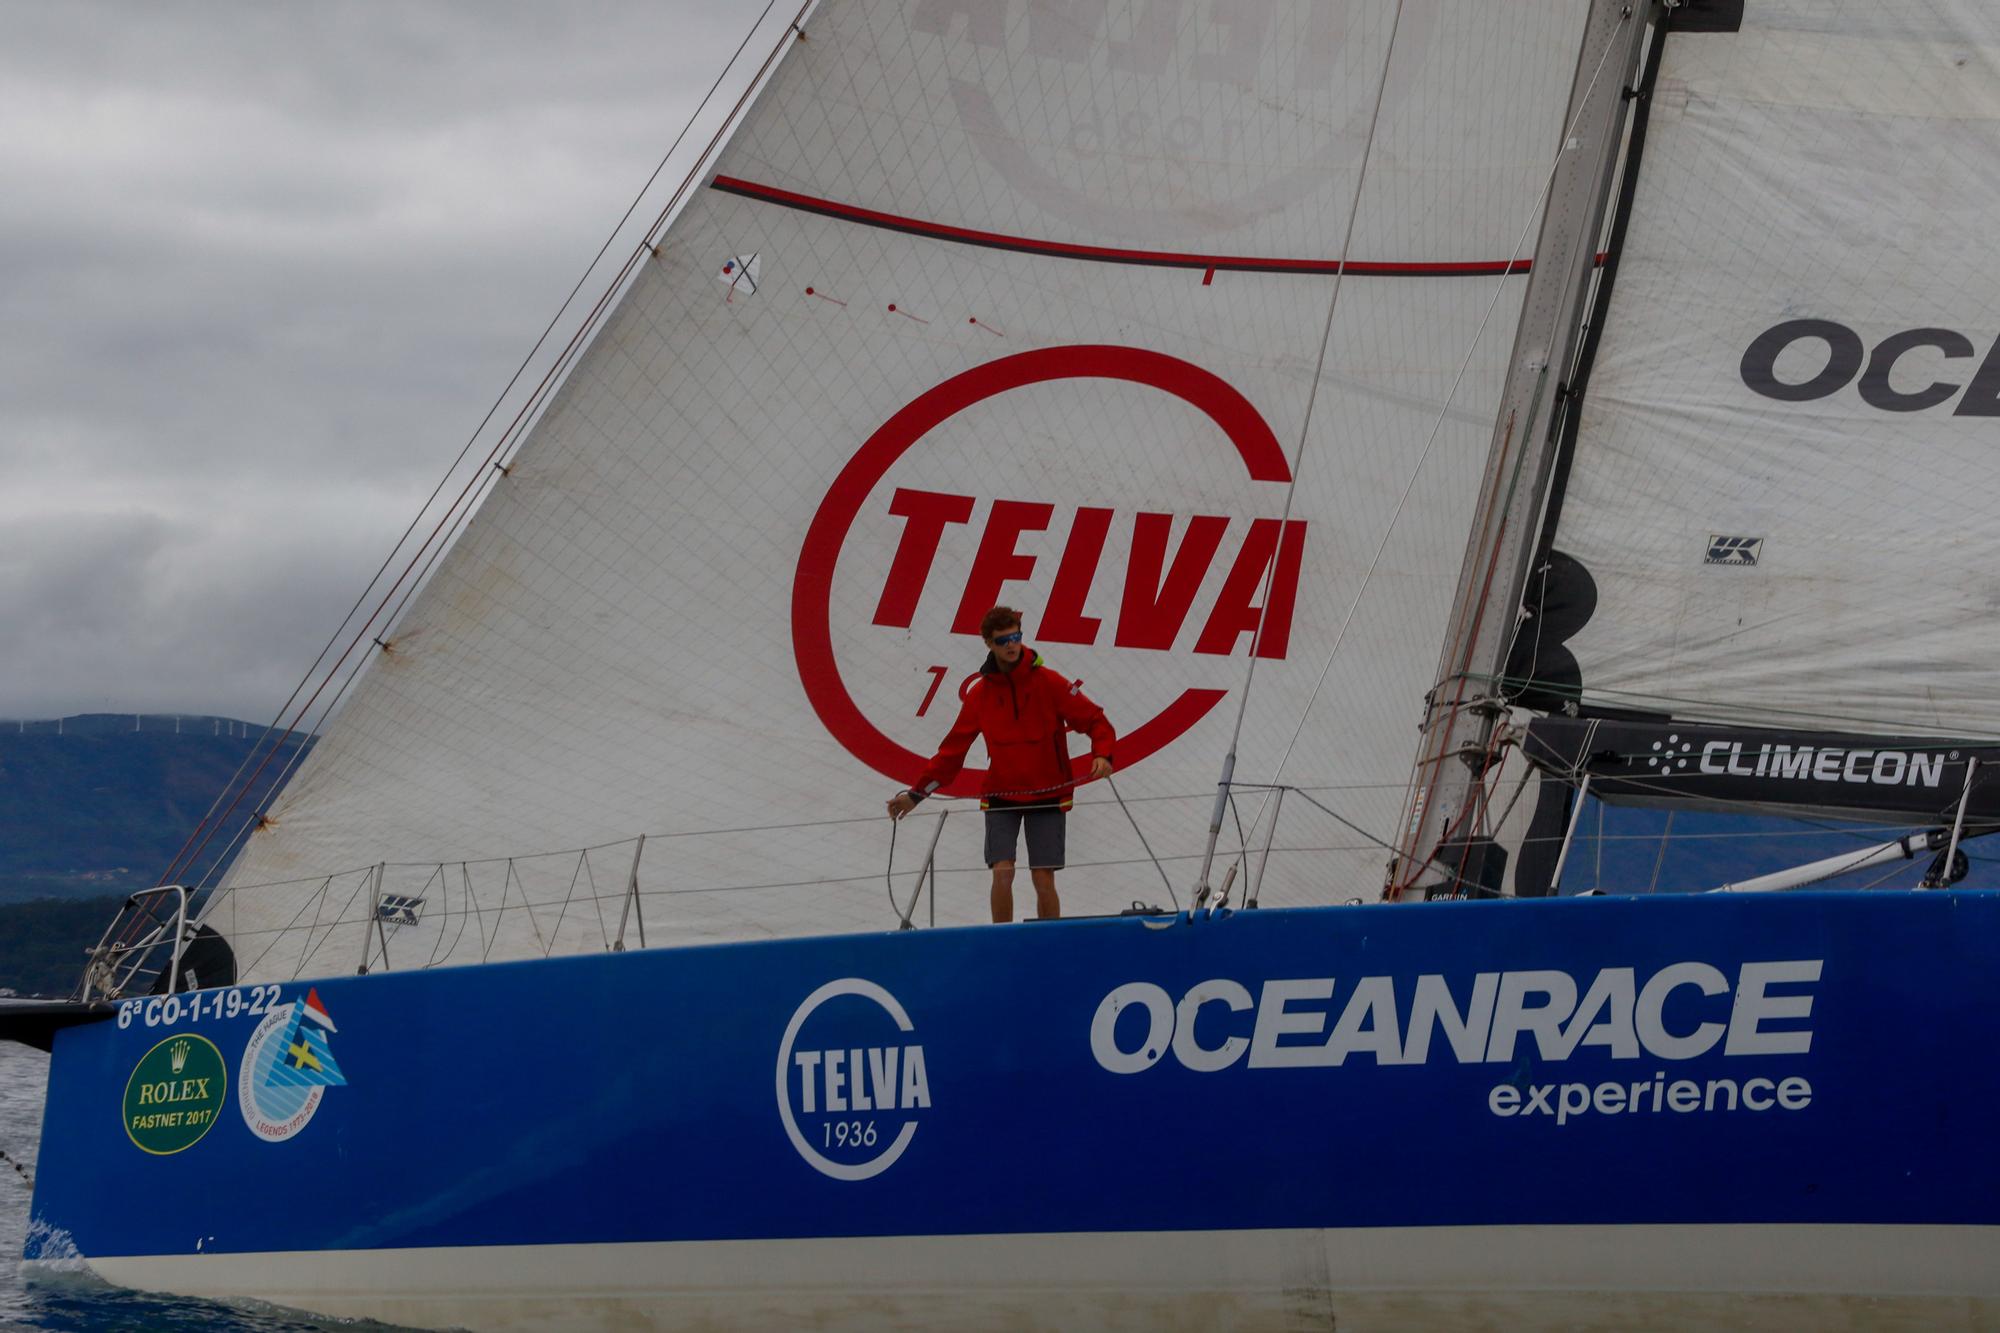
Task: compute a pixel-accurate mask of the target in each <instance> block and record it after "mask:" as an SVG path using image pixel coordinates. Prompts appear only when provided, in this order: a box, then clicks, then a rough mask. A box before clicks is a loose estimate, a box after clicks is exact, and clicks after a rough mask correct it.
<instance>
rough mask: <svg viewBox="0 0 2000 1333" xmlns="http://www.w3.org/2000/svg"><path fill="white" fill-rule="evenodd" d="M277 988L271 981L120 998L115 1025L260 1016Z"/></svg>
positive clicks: (159, 1024) (274, 999) (154, 1025)
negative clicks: (132, 998) (140, 997)
mask: <svg viewBox="0 0 2000 1333" xmlns="http://www.w3.org/2000/svg"><path fill="white" fill-rule="evenodd" d="M278 990H279V987H278V985H277V983H275V982H273V983H271V984H269V985H263V986H230V987H228V988H227V989H224V990H197V991H187V992H185V993H183V994H179V995H149V996H147V997H146V998H145V999H143V1000H124V1001H121V1002H120V1003H119V1005H118V1026H119V1027H121V1028H129V1027H131V1026H132V1025H133V1024H134V1023H137V1024H139V1025H140V1026H141V1027H149V1028H170V1027H172V1026H174V1025H175V1024H176V1023H179V1022H181V1021H183V1020H186V1021H187V1022H190V1023H199V1022H200V1021H201V1020H202V1019H204V1018H246V1017H247V1018H261V1017H263V1015H264V1012H265V1011H266V1010H267V1009H269V1008H270V1007H271V1006H272V1005H274V1004H276V1003H277V1002H278Z"/></svg>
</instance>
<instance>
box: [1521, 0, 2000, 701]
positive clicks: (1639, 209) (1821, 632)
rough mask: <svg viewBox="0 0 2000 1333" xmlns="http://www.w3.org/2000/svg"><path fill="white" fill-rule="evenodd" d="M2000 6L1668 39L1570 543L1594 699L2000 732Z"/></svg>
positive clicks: (1915, 5) (1929, 1)
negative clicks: (1997, 252) (1998, 224)
mask: <svg viewBox="0 0 2000 1333" xmlns="http://www.w3.org/2000/svg"><path fill="white" fill-rule="evenodd" d="M1996 217H2000V11H1996V10H1995V8H1994V7H1993V6H1992V5H1990V4H1983V3H1972V2H1970V0H1968V2H1965V3H1958V2H1955V0H1923V2H1916V0H1866V3H1861V2H1859V0H1849V2H1846V3H1825V2H1824V0H1815V2H1813V3H1806V2H1805V0H1795V2H1793V3H1770V2H1766V3H1757V4H1752V5H1749V6H1747V7H1745V10H1744V19H1743V28H1742V31H1740V32H1676V33H1674V34H1672V35H1671V36H1670V37H1669V38H1668V39H1667V44H1666V48H1665V51H1664V63H1663V65H1662V67H1661V74H1660V79H1659V86H1658V90H1657V92H1656V94H1655V96H1654V98H1653V105H1652V108H1651V123H1650V126H1649V133H1648V139H1647V143H1646V148H1645V153H1644V159H1643V165H1642V166H1641V168H1640V171H1639V180H1638V192H1637V195H1636V199H1635V202H1634V205H1633V209H1632V214H1631V222H1630V230H1629V233H1628V236H1627V238H1626V242H1625V245H1624V247H1623V251H1622V254H1621V256H1620V259H1619V269H1618V273H1617V279H1616V286H1615V289H1614V293H1613V296H1612V301H1611V307H1610V315H1609V319H1608V321H1607V323H1606V331H1605V335H1604V340H1603V345H1602V347H1601V349H1600V352H1599V354H1598V358H1597V364H1596V368H1595V370H1594V372H1593V374H1592V378H1591V382H1590V387H1589V391H1588V394H1587V398H1586V402H1585V406H1584V412H1583V419H1582V425H1581V431H1580V435H1579V440H1578V444H1577V448H1576V453H1575V458H1574V465H1573V471H1572V473H1571V476H1570V479H1569V484H1568V490H1567V495H1566V497H1565V498H1564V500H1563V503H1562V508H1561V514H1560V520H1559V523H1558V526H1557V531H1556V539H1555V544H1556V547H1557V548H1558V549H1559V550H1562V551H1564V552H1567V553H1568V554H1570V555H1572V556H1574V557H1576V558H1577V559H1578V560H1580V561H1581V562H1582V563H1583V565H1584V566H1585V568H1587V570H1588V571H1589V573H1590V575H1591V577H1592V578H1593V579H1594V581H1595V584H1596V589H1597V605H1596V610H1595V612H1594V613H1593V614H1592V616H1591V617H1590V619H1589V621H1588V623H1587V624H1586V625H1585V626H1584V627H1583V629H1582V630H1581V631H1580V632H1579V633H1577V634H1576V635H1575V636H1574V637H1573V638H1572V639H1571V641H1570V643H1569V645H1568V646H1569V648H1570V649H1571V651H1573V652H1574V653H1575V655H1576V657H1577V659H1578V661H1579V663H1580V665H1581V669H1582V693H1583V699H1584V701H1585V702H1586V703H1592V704H1606V705H1614V706H1623V707H1638V708H1645V709H1653V710H1658V711H1662V712H1667V713H1671V714H1674V715H1676V716H1681V717H1690V716H1691V717H1706V718H1712V719H1723V720H1747V721H1754V722H1766V723H1774V724H1780V723H1782V724H1792V725H1818V726H1823V727H1832V728H1838V729H1845V730H1871V731H1886V732H1902V733H1909V732H1917V731H1924V732H1933V733H1938V732H1942V733H1947V734H1953V735H1981V736H1990V735H1994V734H2000V661H1997V660H1996V658H1995V657H1994V655H1993V653H1992V652H1991V646H1990V643H1989V639H1990V634H1989V627H1990V622H1991V618H1992V613H1993V606H1994V598H1993V591H1992V586H1991V585H1992V578H1991V572H1990V571H1991V570H1992V568H1993V566H1994V565H1995V563H1996V561H2000V507H1996V506H1995V505H1994V503H1993V499H1992V491H1993V483H1994V481H1995V479H1996V477H2000V466H1997V465H1996V462H1995V459H1996V453H1995V449H1996V445H2000V354H1996V352H1995V342H1996V338H2000V273H1996V271H1995V270H1994V267H1993V265H1991V264H1990V263H1986V262H1984V260H1983V259H1982V256H1983V255H1985V254H1986V253H1987V251H1988V250H1989V248H1990V242H1991V232H1992V227H1993V221H1994V219H1995V218H1996Z"/></svg>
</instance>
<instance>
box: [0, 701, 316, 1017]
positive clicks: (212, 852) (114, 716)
mask: <svg viewBox="0 0 2000 1333" xmlns="http://www.w3.org/2000/svg"><path fill="white" fill-rule="evenodd" d="M262 734H263V728H262V727H261V726H259V725H257V724H254V723H248V722H243V721H241V720H239V719H236V718H218V717H179V718H176V717H161V716H155V715H151V714H148V715H146V716H143V717H135V716H134V715H133V714H131V713H122V714H120V713H109V714H107V713H88V714H84V715H82V716H79V717H66V718H61V719H57V720H53V721H36V722H0V903H4V902H19V901H22V900H24V899H29V898H76V897H99V896H103V895H106V894H122V893H124V892H127V891H129V890H130V889H132V888H134V887H138V886H142V885H147V884H151V883H153V882H154V881H155V880H157V879H158V878H159V876H160V873H161V872H162V871H163V870H165V869H166V867H167V865H168V864H169V863H170V862H171V861H172V860H173V858H174V854H175V853H176V852H177V851H179V849H180V847H181V844H182V843H183V842H184V841H185V840H186V838H187V836H188V834H189V833H190V832H192V831H193V829H194V827H195V825H196V824H197V823H198V822H200V820H201V817H202V815H203V814H204V813H205V812H206V811H207V810H208V808H209V805H210V804H211V803H212V802H213V801H214V800H215V798H216V796H217V795H218V794H219V793H220V792H222V791H223V789H224V788H225V787H227V786H228V785H229V783H230V779H231V777H232V776H233V775H234V774H235V773H236V771H237V767H238V765H240V764H241V763H242V762H243V760H244V758H245V757H246V756H247V755H249V753H250V751H251V749H252V747H253V746H254V745H255V744H256V739H257V737H258V736H260V735H262ZM306 743H307V744H310V742H309V741H307V742H306ZM299 748H300V738H298V737H291V738H288V739H287V740H286V742H285V743H284V746H283V749H282V750H281V752H280V753H279V755H278V757H277V758H276V759H274V760H272V761H271V763H270V765H269V766H268V767H267V768H266V769H265V772H264V777H263V779H262V781H260V783H259V790H258V791H256V792H253V793H252V795H253V797H258V798H261V796H262V794H263V792H264V791H265V790H268V788H269V786H270V783H271V781H272V780H273V779H275V778H276V777H277V775H278V773H279V772H280V771H281V770H282V769H283V767H284V765H285V763H286V761H287V760H288V759H290V758H291V757H292V756H293V755H294V754H295V753H296V752H297V751H298V749H299ZM251 804H253V802H251V801H246V802H245V805H244V806H243V807H242V808H241V809H239V810H238V812H237V814H236V815H235V816H234V817H233V818H232V819H231V821H230V823H229V824H228V825H227V826H226V827H225V828H224V829H223V831H222V832H221V833H219V834H218V835H217V836H216V838H215V839H214V841H213V842H212V843H211V844H210V848H209V851H208V853H207V854H206V855H205V857H204V859H203V862H202V864H201V865H200V866H198V867H197V873H199V872H200V871H201V870H204V869H206V868H207V865H208V864H209V863H210V862H211V861H212V860H213V858H214V857H216V856H219V855H221V854H222V851H223V849H224V848H225V847H227V846H228V845H229V843H230V840H231V838H232V837H233V835H234V834H235V833H236V832H237V831H238V830H240V829H241V828H242V826H243V824H244V821H245V820H246V819H247V818H248V810H249V808H250V806H251ZM184 878H191V876H184ZM0 984H5V983H4V982H0Z"/></svg>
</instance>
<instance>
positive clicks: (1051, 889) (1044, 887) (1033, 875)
mask: <svg viewBox="0 0 2000 1333" xmlns="http://www.w3.org/2000/svg"><path fill="white" fill-rule="evenodd" d="M1028 878H1030V879H1032V880H1034V881H1035V915H1036V916H1038V917H1040V918H1041V919H1042V920H1044V921H1053V920H1055V919H1056V918H1057V917H1059V916H1061V915H1062V900H1061V899H1060V898H1058V897H1056V872H1055V871H1053V870H1036V869H1034V868H1033V867H1029V870H1028Z"/></svg>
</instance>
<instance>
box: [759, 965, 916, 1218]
mask: <svg viewBox="0 0 2000 1333" xmlns="http://www.w3.org/2000/svg"><path fill="white" fill-rule="evenodd" d="M915 1035H916V1024H915V1023H914V1022H912V1021H911V1019H910V1015H909V1011H907V1010H906V1009H904V1008H903V1006H902V1003H901V1002H900V1001H899V1000H897V999H896V997H895V996H893V995H891V994H890V993H889V992H888V991H887V990H885V989H883V988H882V987H881V986H879V985H877V984H876V983H874V982H872V981H868V980H864V979H863V978H861V977H843V978H841V979H840V980H838V981H829V982H827V983H826V984H825V985H824V986H821V987H820V988H819V989H818V990H816V991H814V992H813V993H812V994H811V995H808V996H806V998H805V1000H804V1001H803V1002H802V1003H801V1004H800V1005H799V1007H798V1008H797V1009H796V1010H795V1011H793V1013H792V1021H791V1022H790V1023H789V1024H787V1025H786V1027H785V1036H784V1040H783V1041H781V1042H780V1043H779V1044H778V1118H779V1119H780V1120H781V1121H783V1123H784V1126H785V1136H786V1137H787V1138H789V1139H790V1140H791V1142H792V1147H793V1148H795V1149H797V1150H798V1154H799V1156H800V1157H803V1158H804V1159H805V1161H806V1164H807V1165H809V1166H811V1167H812V1168H813V1170H815V1171H817V1172H819V1173H820V1174H821V1175H824V1176H831V1177H832V1178H833V1179H835V1180H867V1179H868V1178H869V1177H871V1176H879V1175H881V1174H882V1173H883V1172H884V1171H887V1170H888V1169H889V1168H890V1167H892V1166H894V1165H895V1164H896V1159H898V1158H899V1157H901V1156H902V1155H903V1154H904V1152H905V1151H907V1150H908V1149H909V1146H910V1141H911V1140H912V1139H914V1138H915V1137H916V1135H917V1126H918V1124H919V1122H920V1120H921V1118H922V1113H923V1112H925V1111H928V1110H930V1106H931V1084H930V1070H929V1067H928V1065H927V1063H926V1062H925V1059H924V1048H923V1045H922V1043H920V1042H918V1041H916V1040H914V1037H915Z"/></svg>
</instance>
